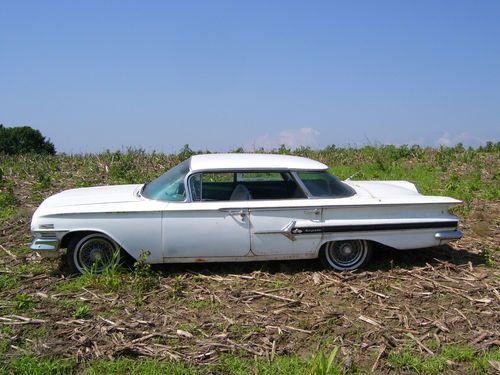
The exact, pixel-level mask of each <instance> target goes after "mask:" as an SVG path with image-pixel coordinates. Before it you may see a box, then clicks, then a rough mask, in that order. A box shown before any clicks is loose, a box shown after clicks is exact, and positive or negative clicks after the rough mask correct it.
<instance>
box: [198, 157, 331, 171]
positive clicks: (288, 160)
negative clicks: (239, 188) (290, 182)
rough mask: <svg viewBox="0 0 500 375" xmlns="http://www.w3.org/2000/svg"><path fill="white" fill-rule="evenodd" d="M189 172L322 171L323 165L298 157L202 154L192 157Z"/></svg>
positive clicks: (324, 166) (325, 167)
mask: <svg viewBox="0 0 500 375" xmlns="http://www.w3.org/2000/svg"><path fill="white" fill-rule="evenodd" d="M190 169H191V171H194V172H195V171H210V170H237V171H245V170H308V171H324V170H327V169H328V166H326V165H325V164H323V163H320V162H318V161H315V160H311V159H308V158H303V157H300V156H290V155H275V154H203V155H193V156H191V161H190Z"/></svg>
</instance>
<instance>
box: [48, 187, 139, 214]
mask: <svg viewBox="0 0 500 375" xmlns="http://www.w3.org/2000/svg"><path fill="white" fill-rule="evenodd" d="M141 186H142V185H114V186H98V187H89V188H81V189H71V190H65V191H63V192H61V193H58V194H55V195H52V196H50V197H49V198H47V199H46V200H45V201H44V202H43V205H45V206H50V207H51V208H55V207H65V206H83V205H91V204H110V203H128V202H135V201H137V200H138V196H137V194H136V193H137V191H138V189H139V188H140V187H141Z"/></svg>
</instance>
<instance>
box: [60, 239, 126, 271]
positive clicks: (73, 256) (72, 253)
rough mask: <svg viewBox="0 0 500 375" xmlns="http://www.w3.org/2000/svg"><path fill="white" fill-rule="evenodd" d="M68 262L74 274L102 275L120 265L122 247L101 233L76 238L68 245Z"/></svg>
mask: <svg viewBox="0 0 500 375" xmlns="http://www.w3.org/2000/svg"><path fill="white" fill-rule="evenodd" d="M66 260H67V263H68V266H69V268H70V270H71V271H72V272H74V273H85V272H92V273H96V274H100V273H102V272H103V271H104V270H105V269H106V268H109V267H110V266H113V265H115V264H119V262H120V247H119V246H118V245H117V244H116V242H114V241H113V240H111V239H110V238H109V237H107V236H105V235H103V234H101V233H92V234H88V235H86V236H83V237H74V238H72V239H71V241H70V242H69V243H68V253H67V255H66Z"/></svg>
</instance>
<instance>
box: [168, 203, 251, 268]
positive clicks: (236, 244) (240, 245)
mask: <svg viewBox="0 0 500 375" xmlns="http://www.w3.org/2000/svg"><path fill="white" fill-rule="evenodd" d="M162 222H163V224H162V225H163V228H162V233H163V254H164V255H163V256H164V258H167V259H165V261H168V258H181V259H178V261H182V258H196V259H197V260H199V261H203V260H204V259H205V258H212V257H243V256H245V255H248V253H249V252H250V224H249V218H248V209H247V208H246V207H245V202H187V203H170V204H169V205H168V207H167V209H166V210H165V211H164V212H163V220H162ZM188 260H189V259H186V261H188Z"/></svg>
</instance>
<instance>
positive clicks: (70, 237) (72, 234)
mask: <svg viewBox="0 0 500 375" xmlns="http://www.w3.org/2000/svg"><path fill="white" fill-rule="evenodd" d="M94 233H96V234H102V235H103V236H105V237H107V238H109V239H110V240H111V241H113V242H115V243H117V242H116V241H115V240H114V239H113V238H112V237H110V236H108V235H107V234H106V233H103V232H99V231H96V230H79V231H74V232H69V233H66V234H65V235H64V237H63V238H62V239H61V244H60V247H61V248H63V249H64V248H66V249H67V248H68V245H69V243H70V242H71V240H73V239H74V238H83V237H85V236H88V235H89V234H94ZM117 244H118V243H117ZM118 247H119V248H120V252H121V253H122V254H123V255H125V256H127V257H129V258H130V259H131V260H135V258H134V257H133V256H131V255H130V254H129V252H128V251H127V250H125V249H124V248H123V247H122V246H120V244H118Z"/></svg>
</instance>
